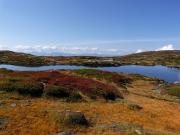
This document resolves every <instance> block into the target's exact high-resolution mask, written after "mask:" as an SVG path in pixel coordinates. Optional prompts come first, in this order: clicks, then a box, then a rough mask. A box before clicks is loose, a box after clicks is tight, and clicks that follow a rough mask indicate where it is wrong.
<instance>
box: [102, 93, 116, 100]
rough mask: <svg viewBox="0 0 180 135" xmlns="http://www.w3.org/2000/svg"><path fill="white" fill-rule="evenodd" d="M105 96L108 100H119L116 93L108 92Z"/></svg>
mask: <svg viewBox="0 0 180 135" xmlns="http://www.w3.org/2000/svg"><path fill="white" fill-rule="evenodd" d="M103 96H104V98H105V99H106V100H113V101H114V100H116V98H117V96H116V94H115V93H114V92H111V91H108V92H106V93H105V94H104V95H103Z"/></svg>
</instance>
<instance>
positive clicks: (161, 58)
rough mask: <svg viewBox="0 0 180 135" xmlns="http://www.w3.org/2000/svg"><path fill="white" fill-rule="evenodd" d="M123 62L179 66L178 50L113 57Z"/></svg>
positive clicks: (179, 56)
mask: <svg viewBox="0 0 180 135" xmlns="http://www.w3.org/2000/svg"><path fill="white" fill-rule="evenodd" d="M115 60H116V61H121V62H122V63H123V64H135V65H165V66H172V67H179V66H180V51H179V50H174V51H150V52H142V53H136V54H130V55H126V56H122V57H118V58H115Z"/></svg>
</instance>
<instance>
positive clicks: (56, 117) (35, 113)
mask: <svg viewBox="0 0 180 135" xmlns="http://www.w3.org/2000/svg"><path fill="white" fill-rule="evenodd" d="M0 75H1V76H0V135H35V134H38V135H64V134H66V135H69V134H72V135H121V134H122V135H126V134H127V135H141V134H143V135H146V134H148V135H149V134H150V135H151V134H152V135H160V134H162V135H163V134H164V135H170V134H175V135H178V134H180V128H179V127H180V126H179V125H180V121H179V120H180V104H179V103H180V99H179V96H180V95H179V89H180V85H178V84H174V85H165V84H164V81H162V80H159V79H153V78H149V77H144V76H141V75H128V74H123V73H114V72H107V71H100V70H95V69H80V70H59V71H37V72H32V71H11V70H6V69H1V70H0Z"/></svg>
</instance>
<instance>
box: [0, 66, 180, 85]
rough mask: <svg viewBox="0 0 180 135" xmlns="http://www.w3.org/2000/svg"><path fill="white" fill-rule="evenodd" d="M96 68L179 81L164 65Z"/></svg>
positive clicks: (178, 72)
mask: <svg viewBox="0 0 180 135" xmlns="http://www.w3.org/2000/svg"><path fill="white" fill-rule="evenodd" d="M0 68H7V69H11V70H17V71H44V70H58V69H84V68H88V67H84V66H69V65H55V66H40V67H24V66H14V65H0ZM97 69H101V70H106V71H114V72H125V73H131V74H141V75H145V76H149V77H156V78H160V79H163V80H165V81H167V82H169V83H174V82H180V70H179V69H176V68H168V67H166V66H137V65H127V66H119V67H99V68H97Z"/></svg>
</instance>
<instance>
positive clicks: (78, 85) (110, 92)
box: [0, 71, 123, 101]
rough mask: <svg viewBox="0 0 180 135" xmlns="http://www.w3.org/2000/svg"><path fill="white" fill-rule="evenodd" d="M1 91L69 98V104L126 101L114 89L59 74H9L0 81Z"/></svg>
mask: <svg viewBox="0 0 180 135" xmlns="http://www.w3.org/2000/svg"><path fill="white" fill-rule="evenodd" d="M0 90H1V91H2V90H3V91H7V92H18V93H19V94H22V95H30V96H35V97H38V96H42V95H44V96H46V97H54V98H67V99H68V100H70V101H71V100H72V101H74V100H81V99H82V98H83V97H89V98H93V99H96V98H104V99H106V100H115V99H116V98H123V96H122V94H121V92H120V91H119V90H117V88H116V87H114V86H112V85H109V84H106V83H102V82H99V81H95V80H93V79H90V78H84V77H80V76H75V75H66V74H63V73H60V72H58V71H41V72H29V71H23V72H12V73H7V74H6V75H5V76H1V77H0Z"/></svg>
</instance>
